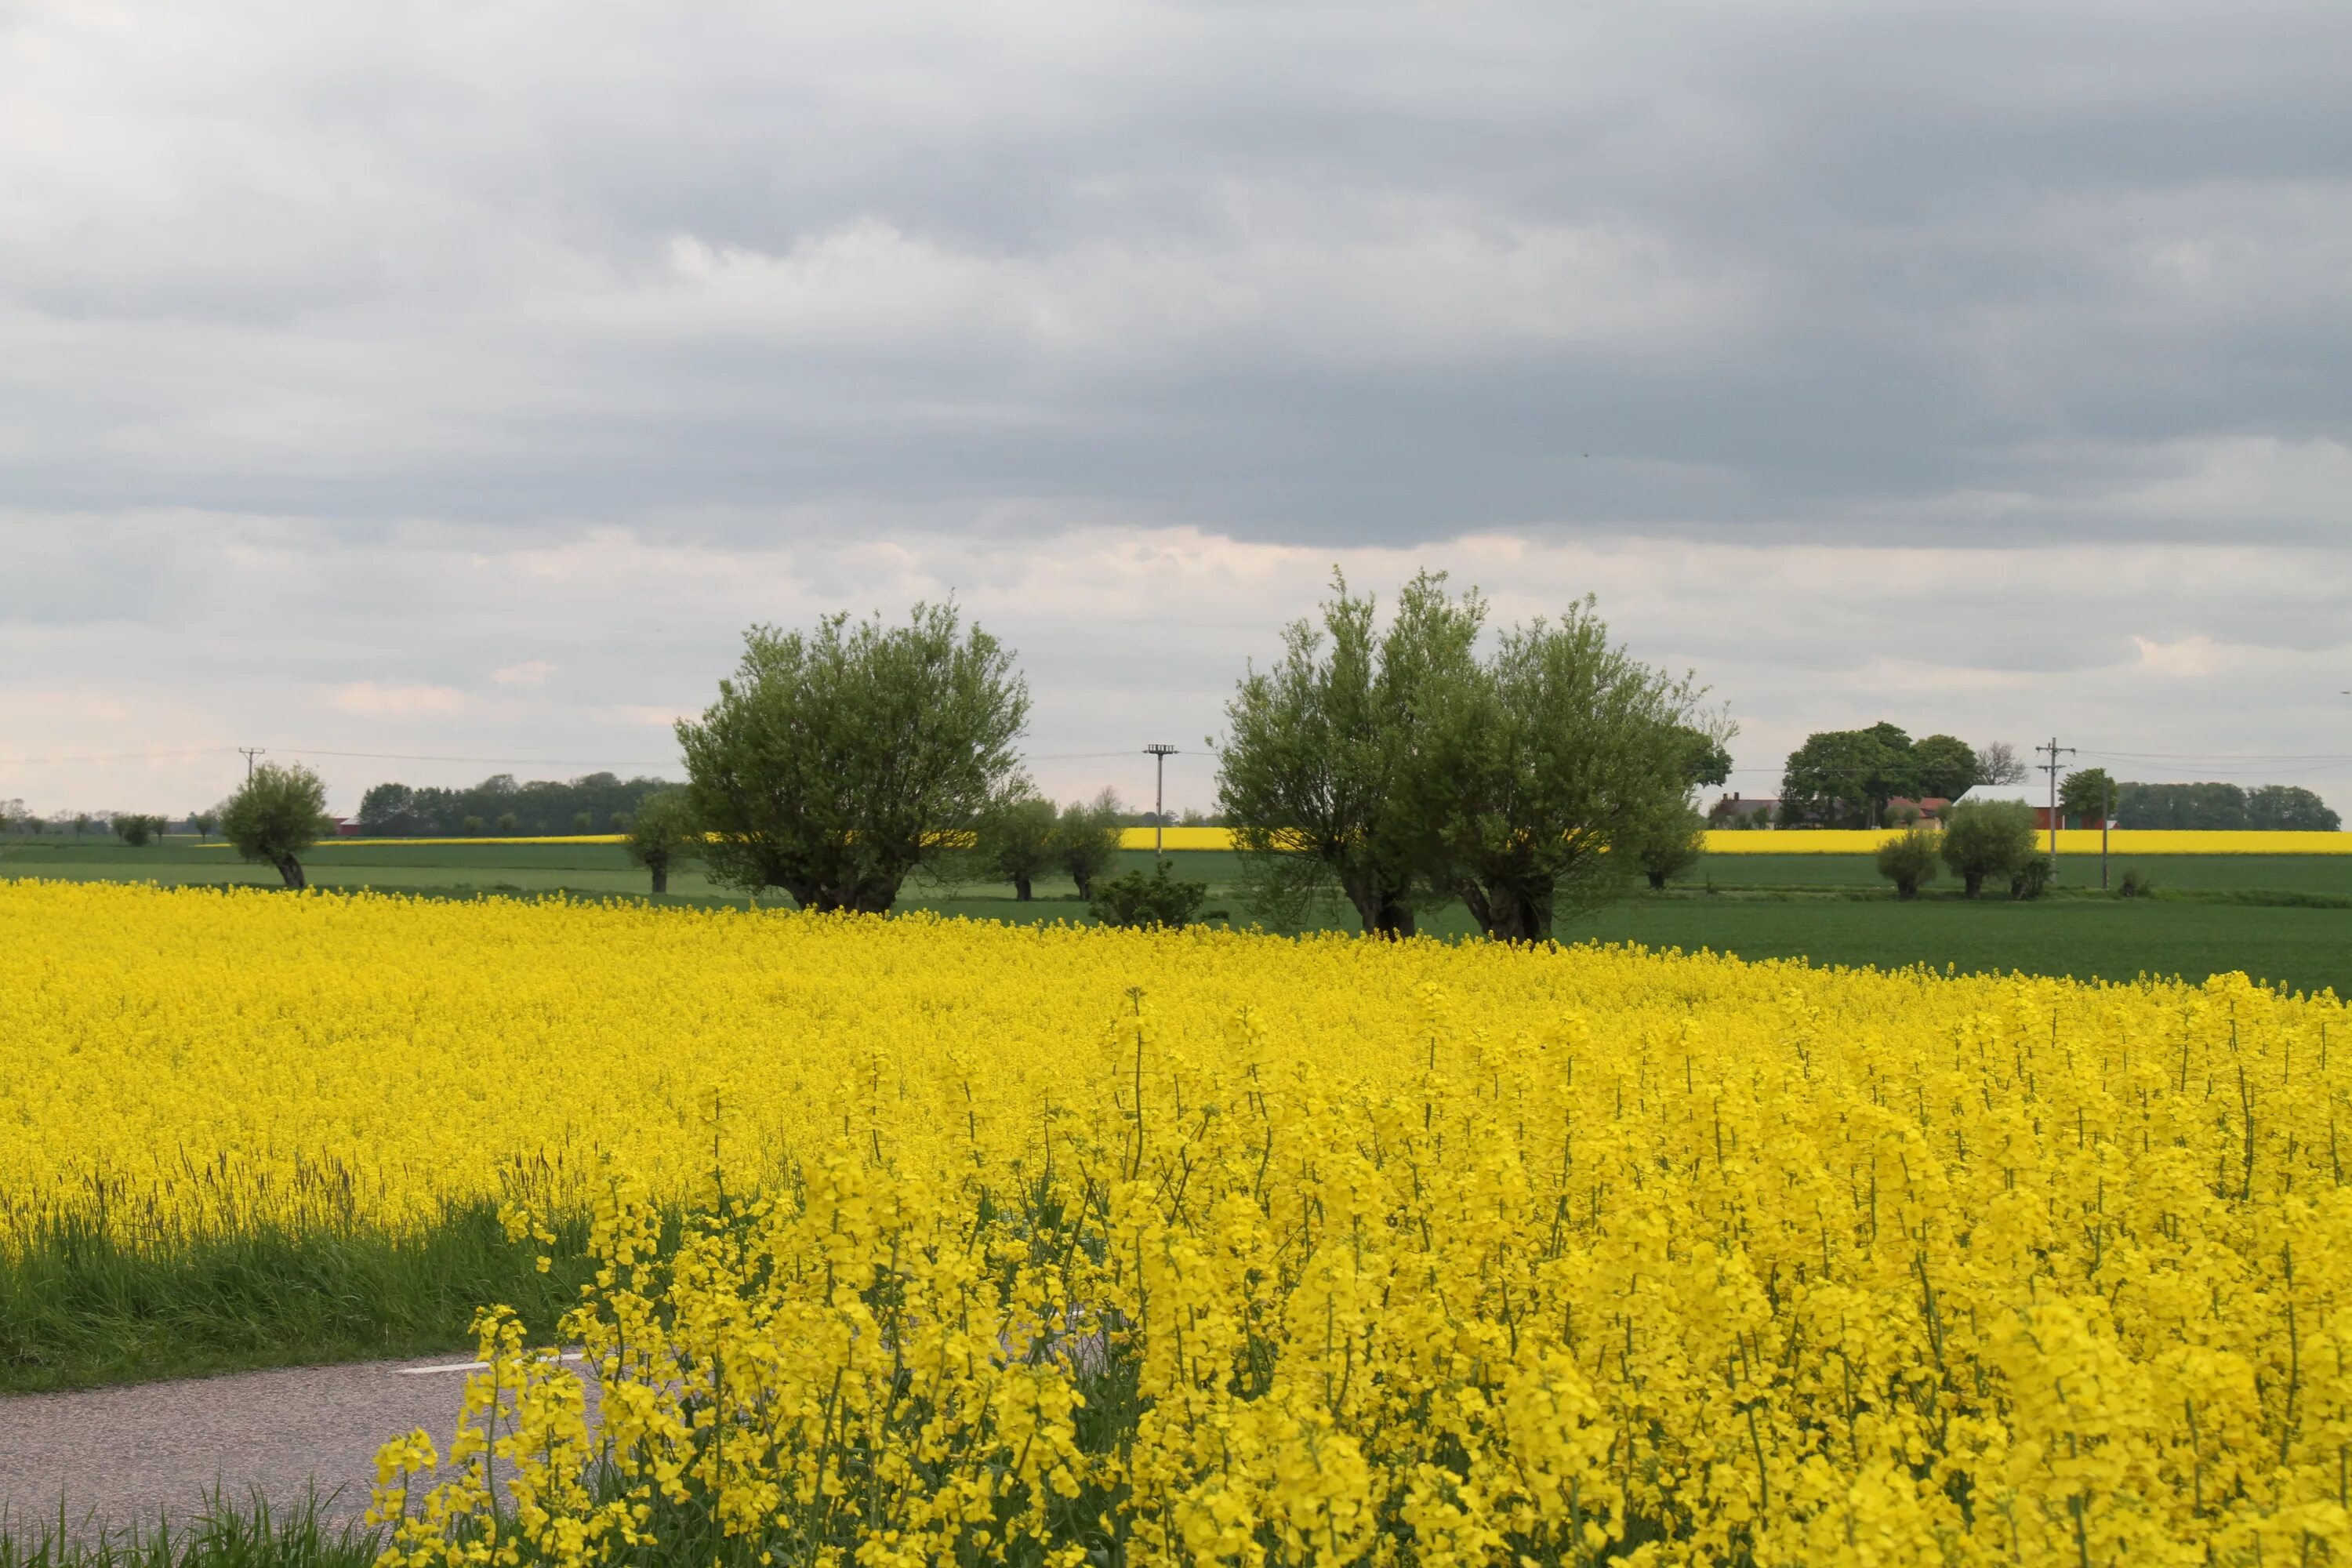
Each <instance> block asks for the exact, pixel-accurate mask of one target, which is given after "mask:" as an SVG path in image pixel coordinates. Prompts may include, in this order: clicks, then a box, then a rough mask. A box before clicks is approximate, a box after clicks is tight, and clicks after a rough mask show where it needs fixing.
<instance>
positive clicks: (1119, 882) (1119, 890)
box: [1087, 861, 1209, 926]
mask: <svg viewBox="0 0 2352 1568" xmlns="http://www.w3.org/2000/svg"><path fill="white" fill-rule="evenodd" d="M1208 896H1209V884H1208V883H1206V882H1182V881H1178V880H1177V879H1174V878H1172V877H1171V876H1169V874H1168V867H1167V864H1166V863H1165V862H1164V861H1163V862H1162V863H1161V864H1160V866H1159V867H1158V868H1155V869H1154V870H1153V872H1152V874H1151V875H1150V876H1149V877H1147V876H1145V875H1144V874H1143V873H1142V872H1140V871H1129V873H1128V874H1127V875H1126V876H1124V877H1117V878H1113V879H1111V880H1109V881H1108V882H1097V883H1096V884H1095V893H1094V897H1093V899H1091V900H1089V901H1088V902H1087V909H1088V910H1091V911H1092V912H1093V914H1094V917H1095V919H1097V920H1098V921H1102V923H1103V924H1105V925H1107V926H1181V925H1187V924H1190V923H1191V922H1192V920H1193V918H1194V917H1195V916H1196V915H1197V914H1198V913H1199V911H1200V908H1201V904H1202V900H1205V899H1206V898H1207V897H1208Z"/></svg>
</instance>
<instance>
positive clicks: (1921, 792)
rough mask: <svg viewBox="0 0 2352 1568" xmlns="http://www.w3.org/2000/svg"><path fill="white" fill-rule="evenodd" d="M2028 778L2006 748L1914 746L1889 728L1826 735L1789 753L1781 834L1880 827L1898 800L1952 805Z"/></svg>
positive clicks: (1935, 740)
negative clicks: (1982, 788)
mask: <svg viewBox="0 0 2352 1568" xmlns="http://www.w3.org/2000/svg"><path fill="white" fill-rule="evenodd" d="M2024 777H2025V769H2024V767H2023V765H2022V764H2021V763H2019V762H2018V760H2017V754H2016V753H2015V752H2013V751H2011V749H2010V747H2009V746H2008V745H2007V744H2005V743H2002V742H1993V743H1991V744H1989V745H1986V746H1984V747H1982V748H1978V747H1974V746H1970V745H1969V743H1968V742H1965V741H1962V740H1959V739H1958V738H1956V737H1954V736H1951V735H1928V736H1926V737H1924V738H1922V739H1920V740H1916V741H1914V740H1913V739H1912V738H1911V736H1910V735H1909V733H1908V732H1907V731H1905V730H1904V729H1903V728H1902V727H1901V726H1899V725H1896V724H1892V723H1888V722H1886V721H1884V720H1881V721H1879V722H1878V723H1875V724H1873V725H1872V726H1871V727H1870V728H1869V729H1867V730H1825V731H1820V732H1818V733H1816V734H1811V735H1808V736H1806V737H1805V743H1804V744H1803V745H1801V746H1800V747H1798V748H1797V749H1796V750H1795V751H1793V752H1790V753H1789V760H1788V762H1787V763H1785V764H1784V765H1783V767H1782V770H1781V774H1780V815H1779V818H1778V826H1782V827H1882V826H1886V825H1887V821H1888V816H1887V814H1888V811H1889V808H1890V806H1891V805H1892V803H1893V802H1895V801H1896V800H1898V799H1901V800H1915V801H1916V800H1937V799H1940V800H1951V799H1955V798H1957V797H1958V795H1960V794H1962V793H1963V792H1964V791H1966V790H1968V789H1969V788H1970V787H1971V786H1973V785H1976V784H2015V783H2018V782H2020V781H2021V780H2022V779H2023V778H2024Z"/></svg>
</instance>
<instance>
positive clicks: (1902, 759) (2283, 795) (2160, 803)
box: [1716, 720, 2343, 833]
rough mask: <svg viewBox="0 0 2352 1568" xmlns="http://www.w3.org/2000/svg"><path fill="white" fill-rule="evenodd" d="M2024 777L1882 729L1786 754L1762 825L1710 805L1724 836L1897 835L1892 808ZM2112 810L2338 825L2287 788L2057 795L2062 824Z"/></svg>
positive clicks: (2297, 826) (2103, 777)
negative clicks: (1772, 806) (1772, 830)
mask: <svg viewBox="0 0 2352 1568" xmlns="http://www.w3.org/2000/svg"><path fill="white" fill-rule="evenodd" d="M2029 772H2030V770H2029V769H2028V768H2027V767H2026V765H2025V764H2024V763H2022V762H2021V761H2020V760H2019V758H2018V755H2017V753H2016V752H2015V751H2014V750H2013V749H2012V748H2011V747H2010V746H2009V745H2008V744H2007V743H2006V742H1990V743H1989V744H1986V745H1984V746H1980V747H1971V746H1969V744H1968V743H1967V742H1963V741H1960V740H1958V739H1957V738H1955V737H1953V736H1950V735H1929V736H1927V737H1925V738H1924V739H1921V740H1917V741H1914V740H1913V739H1912V738H1911V737H1910V735H1909V734H1908V733H1907V732H1906V731H1904V730H1903V729H1902V728H1901V727H1900V726H1898V725H1895V724H1892V723H1889V722H1886V721H1883V720H1882V721H1880V722H1878V723H1876V724H1873V725H1872V726H1870V728H1868V729H1866V730H1824V731H1817V732H1816V733H1814V734H1811V735H1808V736H1807V737H1805V743H1804V744H1803V745H1801V746H1800V747H1798V748H1797V749H1796V750H1795V751H1793V752H1790V753H1789V760H1788V762H1787V763H1785V764H1784V766H1783V768H1782V772H1781V777H1780V805H1779V807H1778V809H1777V811H1776V812H1775V813H1774V814H1773V816H1771V817H1770V818H1769V820H1759V816H1760V815H1761V814H1759V813H1754V812H1741V811H1738V809H1737V804H1738V803H1735V802H1730V801H1724V802H1719V803H1717V808H1716V817H1717V825H1718V826H1780V827H1887V826H1896V827H1899V826H1906V823H1905V822H1904V821H1903V820H1900V818H1901V817H1902V816H1903V815H1904V814H1903V812H1902V811H1901V809H1900V808H1899V807H1896V806H1895V804H1894V803H1895V802H1896V801H1902V800H1909V801H1920V800H1931V799H1943V800H1958V799H1961V798H1963V797H1965V795H1967V793H1968V791H1969V790H1970V789H1972V788H1974V787H1976V786H1977V785H1979V784H2022V783H2024V782H2025V780H2026V778H2027V776H2028V774H2029ZM2110 807H2112V813H2113V817H2112V819H2113V820H2114V821H2115V822H2116V823H2117V824H2118V825H2120V826H2126V827H2146V828H2165V829H2205V830H2223V831H2244V830H2253V831H2263V830H2290V831H2304V832H2323V833H2332V832H2336V831H2337V830H2339V829H2340V828H2341V827H2342V826H2343V822H2342V819H2341V818H2340V817H2339V816H2337V815H2336V813H2335V812H2334V811H2332V810H2330V809H2329V808H2328V805H2327V803H2326V801H2324V800H2322V799H2320V797H2319V796H2318V795H2315V794H2314V793H2313V792H2311V791H2310V790H2307V789H2304V788H2301V787H2299V786H2296V785H2294V784H2264V785H2263V786H2262V787H2261V788H2259V789H2253V790H2248V789H2243V788H2242V787H2240V786H2239V785H2237V784H2133V783H2128V782H2126V783H2120V784H2118V783H2116V782H2114V781H2113V780H2111V779H2110V778H2109V776H2108V774H2107V773H2106V771H2105V769H2102V768H2077V769H2074V770H2073V771H2071V772H2069V773H2067V774H2066V775H2065V776H2064V779H2063V782H2062V784H2061V785H2060V792H2059V811H2060V815H2061V816H2063V818H2064V819H2065V820H2067V821H2069V822H2090V821H2096V820H2098V819H2099V818H2100V817H2101V816H2106V815H2107V813H2108V809H2109V808H2110Z"/></svg>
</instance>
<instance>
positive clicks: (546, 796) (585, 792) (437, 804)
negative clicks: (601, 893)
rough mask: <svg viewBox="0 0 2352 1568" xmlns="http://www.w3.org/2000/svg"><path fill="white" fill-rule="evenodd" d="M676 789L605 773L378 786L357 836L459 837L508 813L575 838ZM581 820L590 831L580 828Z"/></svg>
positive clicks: (364, 805) (363, 801)
mask: <svg viewBox="0 0 2352 1568" xmlns="http://www.w3.org/2000/svg"><path fill="white" fill-rule="evenodd" d="M677 787H678V786H677V784H674V783H672V782H670V781H668V780H666V779H657V778H642V777H641V778H632V779H624V778H622V777H620V776H619V775H618V774H616V773H583V774H582V775H580V776H579V777H578V778H573V779H566V780H562V781H558V780H554V779H534V780H531V781H530V782H528V783H522V784H518V783H517V782H516V781H515V777H514V775H513V774H512V773H494V774H492V775H491V776H490V777H488V778H487V779H484V780H483V781H482V782H481V783H480V784H469V785H467V786H466V787H464V788H462V789H443V788H439V787H436V786H429V785H428V786H417V787H412V786H410V785H408V784H377V785H376V786H375V787H374V788H373V789H371V790H369V791H368V792H367V793H366V794H365V795H362V796H361V797H360V809H359V823H360V831H361V832H362V833H365V834H367V835H368V836H369V837H374V838H405V837H433V836H436V835H441V834H448V833H454V832H457V831H458V830H459V828H460V826H461V825H462V824H463V823H464V821H465V820H466V818H467V817H468V816H478V817H480V818H481V819H482V820H483V821H485V822H495V821H497V820H498V819H499V817H500V816H506V815H507V814H509V813H512V814H513V815H514V816H517V817H518V818H520V819H521V820H523V821H526V822H532V823H538V824H541V825H543V826H546V827H548V828H554V827H556V826H561V825H562V824H563V823H566V822H569V823H571V824H572V830H573V831H574V832H579V833H586V832H589V831H592V829H593V825H594V824H595V823H598V822H611V821H612V820H613V819H614V817H615V816H626V815H628V814H629V813H630V812H632V811H635V809H636V805H637V803H638V802H639V801H641V800H643V799H645V798H646V796H647V795H653V794H656V792H658V791H661V790H666V789H676V788H677ZM583 816H584V817H586V818H587V819H588V822H589V824H590V826H581V818H583Z"/></svg>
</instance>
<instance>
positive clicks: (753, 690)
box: [677, 604, 1029, 913]
mask: <svg viewBox="0 0 2352 1568" xmlns="http://www.w3.org/2000/svg"><path fill="white" fill-rule="evenodd" d="M1028 713H1029V689H1028V686H1027V684H1026V683H1025V682H1024V681H1023V679H1021V676H1020V673H1019V671H1018V670H1017V669H1016V668H1014V666H1013V654H1012V651H1011V650H1010V649H1008V648H1006V647H1003V646H1002V645H1001V644H999V643H998V642H997V641H996V639H995V638H993V637H990V636H989V635H988V634H987V633H986V632H983V631H982V630H981V629H980V627H978V626H971V627H970V628H966V627H964V626H962V625H961V620H960V617H959V616H958V615H957V613H956V608H955V606H954V605H952V604H947V605H916V606H915V609H914V612H913V614H912V615H911V616H909V617H908V622H907V624H906V625H905V626H884V625H883V624H882V621H881V619H880V617H878V616H876V617H871V618H869V619H866V620H864V621H860V622H857V623H856V624H855V625H853V624H852V623H851V622H850V619H849V617H848V616H846V615H835V616H828V617H826V618H825V619H824V621H822V622H820V623H819V624H818V626H816V628H815V629H814V631H811V632H805V633H803V632H797V631H795V632H784V631H779V630H777V629H776V628H774V627H772V626H754V627H752V628H751V630H750V631H749V632H747V633H745V634H744V637H743V661H742V663H741V665H740V667H738V668H737V670H736V672H735V675H734V677H733V678H732V679H726V680H721V681H720V682H719V700H718V701H716V702H714V703H712V704H711V705H710V707H709V709H708V710H705V711H704V713H703V715H702V718H701V720H700V721H693V720H681V721H678V725H677V739H678V745H679V746H680V748H681V749H682V750H683V751H684V752H685V755H686V768H687V774H688V785H687V795H688V802H689V804H690V805H691V807H692V810H693V814H694V818H695V820H696V821H697V822H698V824H700V825H701V826H702V828H703V831H704V839H703V846H702V854H703V860H704V862H705V864H707V865H708V866H709V868H710V871H711V874H712V875H713V877H715V878H716V879H719V880H720V881H723V882H728V883H731V884H733V885H735V886H737V887H743V888H750V889H755V890H756V889H761V888H771V887H774V888H782V889H785V890H786V891H787V892H789V893H791V894H792V896H793V900H795V901H796V902H797V903H798V904H799V905H800V906H801V907H802V908H803V909H808V910H863V911H866V912H871V913H879V912H881V911H883V910H887V909H889V908H890V906H891V905H892V904H893V903H895V902H896V901H897V900H898V889H899V888H900V886H901V885H902V884H904V882H905V881H906V879H908V877H909V876H910V875H912V874H914V873H915V872H916V871H918V870H919V869H922V868H926V867H933V866H937V865H938V864H940V862H941V861H942V860H943V859H944V858H946V857H948V856H950V855H951V854H955V853H959V852H961V847H962V846H963V845H965V844H968V843H970V842H971V836H972V835H973V834H974V833H975V832H976V831H977V830H978V829H979V828H980V826H982V823H984V822H985V821H986V820H987V819H988V817H989V816H990V814H991V812H992V810H993V809H994V808H996V807H997V806H998V805H1001V804H1002V803H1003V801H1004V800H1006V799H1007V798H1008V797H1009V796H1011V795H1013V793H1014V792H1015V791H1016V790H1017V789H1018V788H1019V787H1020V786H1021V785H1022V784H1023V783H1024V781H1023V780H1022V778H1021V774H1020V768H1019V759H1018V757H1017V756H1016V754H1015V752H1014V751H1013V742H1014V741H1015V740H1016V739H1017V738H1018V737H1019V736H1020V734H1021V731H1022V727H1023V725H1024V723H1025V722H1026V721H1027V719H1028Z"/></svg>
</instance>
